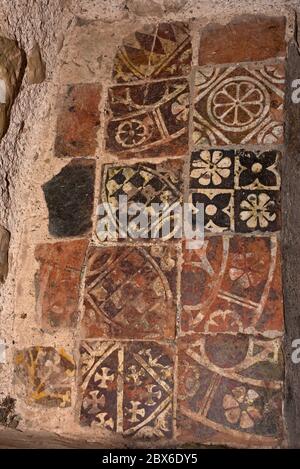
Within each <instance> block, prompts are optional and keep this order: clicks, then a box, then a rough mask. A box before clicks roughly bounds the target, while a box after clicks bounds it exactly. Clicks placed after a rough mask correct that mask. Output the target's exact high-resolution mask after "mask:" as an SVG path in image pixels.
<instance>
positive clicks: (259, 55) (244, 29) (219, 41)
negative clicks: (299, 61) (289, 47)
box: [199, 15, 286, 65]
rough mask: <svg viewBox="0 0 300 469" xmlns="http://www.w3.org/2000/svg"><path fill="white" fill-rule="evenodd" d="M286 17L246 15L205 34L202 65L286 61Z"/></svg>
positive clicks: (201, 55) (212, 24)
mask: <svg viewBox="0 0 300 469" xmlns="http://www.w3.org/2000/svg"><path fill="white" fill-rule="evenodd" d="M285 26H286V19H285V18H284V17H276V16H273V17H272V16H264V15H242V16H237V17H234V18H233V19H232V20H231V21H230V22H229V23H227V24H218V23H211V24H209V25H208V26H206V27H205V28H203V30H202V31H201V41H200V47H199V65H207V64H228V63H239V62H254V61H259V60H266V59H274V58H275V57H285V55H286V44H285Z"/></svg>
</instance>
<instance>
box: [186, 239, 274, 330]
mask: <svg viewBox="0 0 300 469" xmlns="http://www.w3.org/2000/svg"><path fill="white" fill-rule="evenodd" d="M181 299H182V313H181V330H182V332H183V333H192V332H205V333H209V334H215V333H221V332H222V333H225V332H231V333H238V332H240V333H249V334H254V335H264V336H266V337H275V336H280V335H282V334H283V300H282V285H281V258H280V245H279V242H278V240H277V238H276V236H275V235H273V236H271V237H269V236H260V237H244V236H237V235H235V236H233V237H228V236H211V237H209V238H207V239H206V240H205V242H204V245H203V247H202V248H201V249H198V250H188V249H184V251H183V267H182V275H181Z"/></svg>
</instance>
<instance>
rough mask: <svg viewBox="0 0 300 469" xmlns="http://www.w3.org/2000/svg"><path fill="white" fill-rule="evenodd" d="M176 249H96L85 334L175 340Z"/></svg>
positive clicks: (86, 303) (89, 277)
mask: <svg viewBox="0 0 300 469" xmlns="http://www.w3.org/2000/svg"><path fill="white" fill-rule="evenodd" d="M177 258H178V252H177V249H176V248H175V247H172V246H164V245H161V244H160V245H155V246H151V247H150V246H149V247H146V248H145V247H139V248H137V247H131V246H127V247H126V246H123V247H107V248H102V247H100V248H97V247H91V248H90V250H89V254H88V265H87V273H86V286H85V297H84V316H83V320H82V326H83V330H84V334H85V337H101V338H102V337H104V338H124V339H128V338H133V339H139V338H140V339H144V338H172V337H174V335H175V319H176V311H177V300H176V291H177V290H176V286H177Z"/></svg>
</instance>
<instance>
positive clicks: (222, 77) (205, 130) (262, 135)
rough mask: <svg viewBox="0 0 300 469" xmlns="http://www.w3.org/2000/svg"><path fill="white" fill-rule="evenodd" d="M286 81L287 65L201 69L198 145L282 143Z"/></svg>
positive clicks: (198, 77)
mask: <svg viewBox="0 0 300 469" xmlns="http://www.w3.org/2000/svg"><path fill="white" fill-rule="evenodd" d="M284 82H285V80H284V64H278V65H260V66H255V67H254V66H245V67H241V66H235V65H233V66H231V67H206V68H202V69H200V70H199V71H198V72H197V75H196V93H197V95H196V100H195V110H194V118H193V120H194V130H193V141H194V145H195V147H199V146H203V145H208V146H214V145H224V144H230V143H234V144H243V143H253V144H281V143H283V100H284Z"/></svg>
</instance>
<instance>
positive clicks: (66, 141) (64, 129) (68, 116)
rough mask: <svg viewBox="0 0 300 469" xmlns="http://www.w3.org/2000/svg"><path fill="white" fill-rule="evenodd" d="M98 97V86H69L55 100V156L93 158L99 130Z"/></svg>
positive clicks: (90, 84)
mask: <svg viewBox="0 0 300 469" xmlns="http://www.w3.org/2000/svg"><path fill="white" fill-rule="evenodd" d="M100 93H101V86H100V85H98V84H93V83H88V84H80V85H69V86H68V87H67V90H66V92H65V94H63V95H61V96H60V97H59V106H60V110H59V113H58V118H57V129H56V140H55V150H54V151H55V156H71V157H72V156H74V157H77V156H94V154H95V151H96V148H97V131H98V129H99V126H100V111H99V110H98V107H99V102H100V96H101V94H100Z"/></svg>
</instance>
